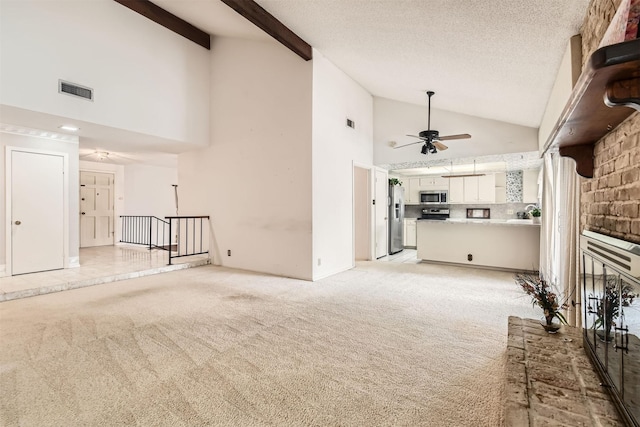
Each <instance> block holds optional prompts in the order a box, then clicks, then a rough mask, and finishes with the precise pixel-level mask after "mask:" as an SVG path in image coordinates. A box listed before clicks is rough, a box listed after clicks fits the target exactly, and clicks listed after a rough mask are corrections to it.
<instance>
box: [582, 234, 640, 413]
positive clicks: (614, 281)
mask: <svg viewBox="0 0 640 427" xmlns="http://www.w3.org/2000/svg"><path fill="white" fill-rule="evenodd" d="M580 251H581V262H580V269H581V274H580V280H581V282H582V289H583V292H582V295H583V298H582V316H583V318H582V321H583V325H584V328H583V341H584V343H583V345H584V348H585V350H586V352H587V354H588V355H589V356H590V358H591V360H592V362H593V365H594V367H595V368H596V370H597V371H598V374H599V375H600V378H601V379H602V384H603V387H605V388H607V389H608V390H609V392H610V394H611V396H612V398H613V401H614V403H615V404H616V406H617V407H618V410H619V412H620V415H621V416H622V418H623V419H624V420H625V421H626V422H627V424H628V425H630V426H638V425H640V301H639V299H640V245H638V244H633V243H630V242H626V241H623V240H619V239H615V238H612V237H609V236H605V235H602V234H599V233H594V232H589V231H585V232H583V234H582V236H581V238H580Z"/></svg>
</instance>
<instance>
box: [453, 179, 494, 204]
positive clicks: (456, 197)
mask: <svg viewBox="0 0 640 427" xmlns="http://www.w3.org/2000/svg"><path fill="white" fill-rule="evenodd" d="M449 203H470V204H477V203H496V177H495V175H494V174H487V175H482V176H465V177H461V176H458V177H451V178H449Z"/></svg>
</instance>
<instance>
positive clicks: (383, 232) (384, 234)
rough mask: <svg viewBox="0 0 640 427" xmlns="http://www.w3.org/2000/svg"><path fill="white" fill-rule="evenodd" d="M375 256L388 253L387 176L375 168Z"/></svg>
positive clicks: (384, 172)
mask: <svg viewBox="0 0 640 427" xmlns="http://www.w3.org/2000/svg"><path fill="white" fill-rule="evenodd" d="M375 195H376V209H375V213H376V258H380V257H383V256H385V255H387V254H388V248H389V247H388V243H387V239H388V237H389V232H388V215H389V178H388V175H387V172H386V171H383V170H378V169H376V179H375Z"/></svg>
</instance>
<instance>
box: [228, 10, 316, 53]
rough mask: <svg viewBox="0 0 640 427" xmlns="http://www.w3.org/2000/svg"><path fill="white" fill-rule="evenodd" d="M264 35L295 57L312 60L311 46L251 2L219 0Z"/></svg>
mask: <svg viewBox="0 0 640 427" xmlns="http://www.w3.org/2000/svg"><path fill="white" fill-rule="evenodd" d="M221 1H222V2H223V3H224V4H226V5H227V6H229V7H230V8H232V9H233V10H235V11H236V12H238V13H239V14H240V15H242V16H243V17H244V18H245V19H247V20H248V21H250V22H252V23H253V24H254V25H256V26H257V27H258V28H260V29H262V30H263V31H264V32H265V33H267V34H269V35H270V36H271V37H273V38H274V39H276V40H277V41H279V42H280V43H282V44H283V45H284V46H286V47H287V48H289V49H290V50H291V51H293V52H294V53H295V54H296V55H298V56H299V57H301V58H302V59H304V60H305V61H308V60H310V59H313V50H312V49H311V45H309V44H308V43H307V42H305V41H304V40H302V39H301V38H300V37H298V35H297V34H296V33H294V32H293V31H291V30H290V29H289V28H287V26H285V25H284V24H283V23H282V22H280V21H278V20H277V19H276V18H275V17H274V16H273V15H271V14H270V13H269V12H267V11H266V10H265V9H264V8H262V6H260V5H259V4H258V3H256V2H255V1H253V0H221Z"/></svg>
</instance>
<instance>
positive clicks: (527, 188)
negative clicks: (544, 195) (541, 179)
mask: <svg viewBox="0 0 640 427" xmlns="http://www.w3.org/2000/svg"><path fill="white" fill-rule="evenodd" d="M539 175H540V170H539V169H527V170H524V171H522V202H523V203H538V202H539V200H538V196H539V194H538V193H539V191H538V190H539V189H538V176H539Z"/></svg>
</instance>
